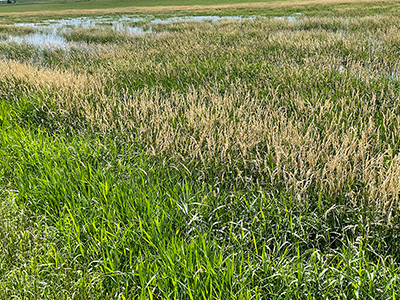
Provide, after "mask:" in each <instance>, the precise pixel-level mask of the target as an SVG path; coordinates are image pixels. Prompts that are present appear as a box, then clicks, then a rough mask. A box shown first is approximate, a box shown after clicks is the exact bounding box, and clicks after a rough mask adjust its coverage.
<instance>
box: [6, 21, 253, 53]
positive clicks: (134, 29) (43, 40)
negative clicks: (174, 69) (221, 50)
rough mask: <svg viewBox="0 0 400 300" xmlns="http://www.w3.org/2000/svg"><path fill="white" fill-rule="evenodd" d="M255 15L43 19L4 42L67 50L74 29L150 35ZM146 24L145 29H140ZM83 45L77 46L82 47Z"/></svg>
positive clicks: (27, 25)
mask: <svg viewBox="0 0 400 300" xmlns="http://www.w3.org/2000/svg"><path fill="white" fill-rule="evenodd" d="M254 18H255V16H250V17H240V16H225V17H218V16H189V17H173V18H168V19H156V18H154V17H152V16H146V17H138V16H130V15H123V16H119V17H115V16H113V17H104V16H101V17H78V18H68V19H60V20H52V19H50V20H46V21H43V22H38V23H17V24H14V25H15V26H23V27H31V28H33V29H35V32H34V33H31V34H27V35H19V36H12V35H10V36H8V39H5V40H4V41H3V42H16V43H27V44H31V45H35V46H39V47H46V48H69V47H71V46H73V45H75V44H76V43H74V42H71V41H68V40H67V39H65V38H64V37H63V34H65V33H68V32H71V31H72V29H75V28H83V29H92V28H99V29H106V28H108V29H112V30H114V31H117V32H122V33H128V34H133V35H140V34H146V33H152V27H151V25H152V24H159V23H163V24H166V23H173V22H201V21H221V20H238V21H239V20H249V19H254ZM143 25H146V29H143ZM81 44H82V43H80V45H81Z"/></svg>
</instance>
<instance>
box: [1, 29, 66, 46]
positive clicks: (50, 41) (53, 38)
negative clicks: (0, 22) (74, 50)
mask: <svg viewBox="0 0 400 300" xmlns="http://www.w3.org/2000/svg"><path fill="white" fill-rule="evenodd" d="M8 42H14V43H19V44H21V43H26V44H31V45H34V46H47V47H55V48H64V47H65V46H66V45H67V43H68V41H67V40H66V39H65V38H64V37H62V36H60V35H58V34H53V33H42V32H35V33H31V34H27V35H24V36H9V37H8Z"/></svg>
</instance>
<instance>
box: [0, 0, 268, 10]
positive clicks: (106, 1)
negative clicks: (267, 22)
mask: <svg viewBox="0 0 400 300" xmlns="http://www.w3.org/2000/svg"><path fill="white" fill-rule="evenodd" d="M274 1H276V0H264V1H256V2H261V3H267V2H274ZM254 2H255V1H254V0H201V1H195V0H112V1H111V0H64V1H62V0H18V1H17V2H16V3H15V4H14V3H12V4H4V5H2V4H0V9H1V10H0V12H27V11H36V12H40V11H46V10H51V11H63V10H82V9H90V10H92V9H108V8H112V9H114V8H126V7H154V6H193V5H207V6H209V5H224V4H228V5H229V4H244V3H254Z"/></svg>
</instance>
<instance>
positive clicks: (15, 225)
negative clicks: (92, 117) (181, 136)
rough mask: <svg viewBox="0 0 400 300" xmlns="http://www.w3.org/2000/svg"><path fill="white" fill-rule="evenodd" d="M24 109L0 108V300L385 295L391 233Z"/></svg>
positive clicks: (393, 252) (394, 285)
mask: <svg viewBox="0 0 400 300" xmlns="http://www.w3.org/2000/svg"><path fill="white" fill-rule="evenodd" d="M31 105H37V103H34V104H30V103H29V101H27V100H23V99H21V101H19V103H16V104H14V105H12V106H10V104H9V103H7V102H5V101H3V102H2V103H1V126H2V127H1V136H0V151H1V152H0V154H1V155H0V157H1V160H0V164H1V178H2V179H3V180H2V182H3V201H2V209H1V214H0V218H1V219H0V220H1V225H0V226H1V241H2V243H1V244H0V245H1V246H0V247H1V256H0V257H1V261H2V262H1V269H0V295H1V297H2V298H4V299H5V298H12V297H17V298H28V299H35V298H40V299H67V298H68V299H99V298H101V299H133V298H136V297H138V298H141V299H149V298H152V297H153V298H154V299H178V298H179V299H261V298H268V299H326V298H330V299H344V298H355V299H357V298H360V299H367V298H371V299H372V298H374V299H389V298H390V299H392V297H393V299H396V296H395V295H397V294H398V293H399V290H398V287H399V269H398V267H397V263H396V261H398V259H399V253H398V252H397V248H396V247H395V245H396V244H397V242H398V241H397V237H396V235H393V233H394V232H395V231H396V229H395V228H397V226H395V227H393V229H390V228H387V229H385V228H386V227H385V226H383V227H381V226H379V225H378V224H379V220H375V221H374V220H368V221H367V220H365V219H363V218H362V212H361V211H357V210H349V209H347V208H346V207H335V206H333V207H331V208H329V209H324V211H321V208H320V207H318V206H312V207H311V206H308V205H307V206H305V207H304V206H298V205H297V204H296V202H295V201H292V200H291V199H290V197H287V196H285V195H284V194H282V196H281V197H278V198H270V197H268V196H267V195H266V194H265V193H263V192H262V191H261V190H253V189H245V190H242V189H240V190H235V191H232V190H227V189H224V188H219V187H218V185H217V184H216V183H211V184H205V183H199V181H198V180H197V179H196V178H195V177H193V175H191V174H190V173H188V172H187V171H186V170H185V169H184V168H181V169H180V168H177V169H169V168H166V167H163V166H162V164H161V163H160V162H157V161H154V160H151V159H149V158H147V157H146V155H144V154H143V152H141V151H140V148H138V147H137V146H135V145H131V147H129V148H124V147H121V146H120V145H118V142H117V141H115V140H102V141H101V140H99V139H98V138H95V137H92V138H90V137H71V136H68V135H65V134H62V133H59V134H57V135H54V134H52V133H51V132H49V131H48V130H46V129H44V128H43V127H42V126H39V127H38V126H37V125H35V124H38V123H45V122H46V121H45V119H43V117H44V115H43V114H41V113H39V112H38V113H35V114H31V113H30V114H29V115H27V114H26V113H24V112H27V111H29V112H30V111H31V109H32V106H31ZM28 108H29V109H28ZM42 121H43V122H42ZM21 124H23V125H22V126H21ZM4 183H6V185H5V186H4ZM11 187H13V188H12V189H11ZM14 189H16V190H14ZM374 223H375V224H377V225H372V224H374ZM371 225H372V226H371Z"/></svg>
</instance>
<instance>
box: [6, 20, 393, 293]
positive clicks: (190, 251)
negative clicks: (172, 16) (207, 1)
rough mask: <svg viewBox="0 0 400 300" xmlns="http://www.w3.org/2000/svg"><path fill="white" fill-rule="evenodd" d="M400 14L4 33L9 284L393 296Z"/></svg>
mask: <svg viewBox="0 0 400 300" xmlns="http://www.w3.org/2000/svg"><path fill="white" fill-rule="evenodd" d="M397 19H398V18H397V17H396V16H390V17H388V16H386V17H385V16H378V17H377V16H375V17H370V16H365V17H352V18H348V19H346V18H304V19H301V20H300V21H298V22H295V23H291V22H287V21H282V20H254V21H246V22H239V23H238V22H222V23H180V24H170V25H159V28H156V30H158V31H160V32H162V31H166V32H164V33H161V34H151V35H146V36H136V37H132V36H129V35H121V36H122V38H121V40H119V41H115V40H110V41H109V40H101V39H100V40H96V41H95V43H91V45H90V48H77V49H71V50H68V51H64V50H57V51H53V50H51V49H45V50H41V49H36V48H35V47H32V46H29V45H17V44H0V55H1V57H2V61H1V62H0V64H1V69H0V75H1V77H0V99H1V105H0V128H1V129H0V179H1V181H0V195H1V199H2V200H1V205H0V298H4V299H11V298H16V299H397V298H398V294H399V292H400V291H399V286H400V285H399V260H400V252H399V251H398V244H399V238H400V235H399V222H398V200H397V198H398V194H396V192H398V186H397V185H396V184H397V182H398V181H396V180H397V179H398V174H397V173H396V172H397V168H398V152H399V148H398V134H397V133H398V126H397V125H398V92H399V78H398V74H397V73H396V72H397V70H398V66H399V65H398V64H399V62H398V55H397V54H398V41H399V40H400V39H399V30H398V27H397V25H394V24H397V23H396V21H397ZM81 33H82V36H84V37H85V38H84V39H86V38H87V37H91V36H93V32H90V31H89V32H81ZM86 34H87V35H86ZM396 176H397V177H396Z"/></svg>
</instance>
